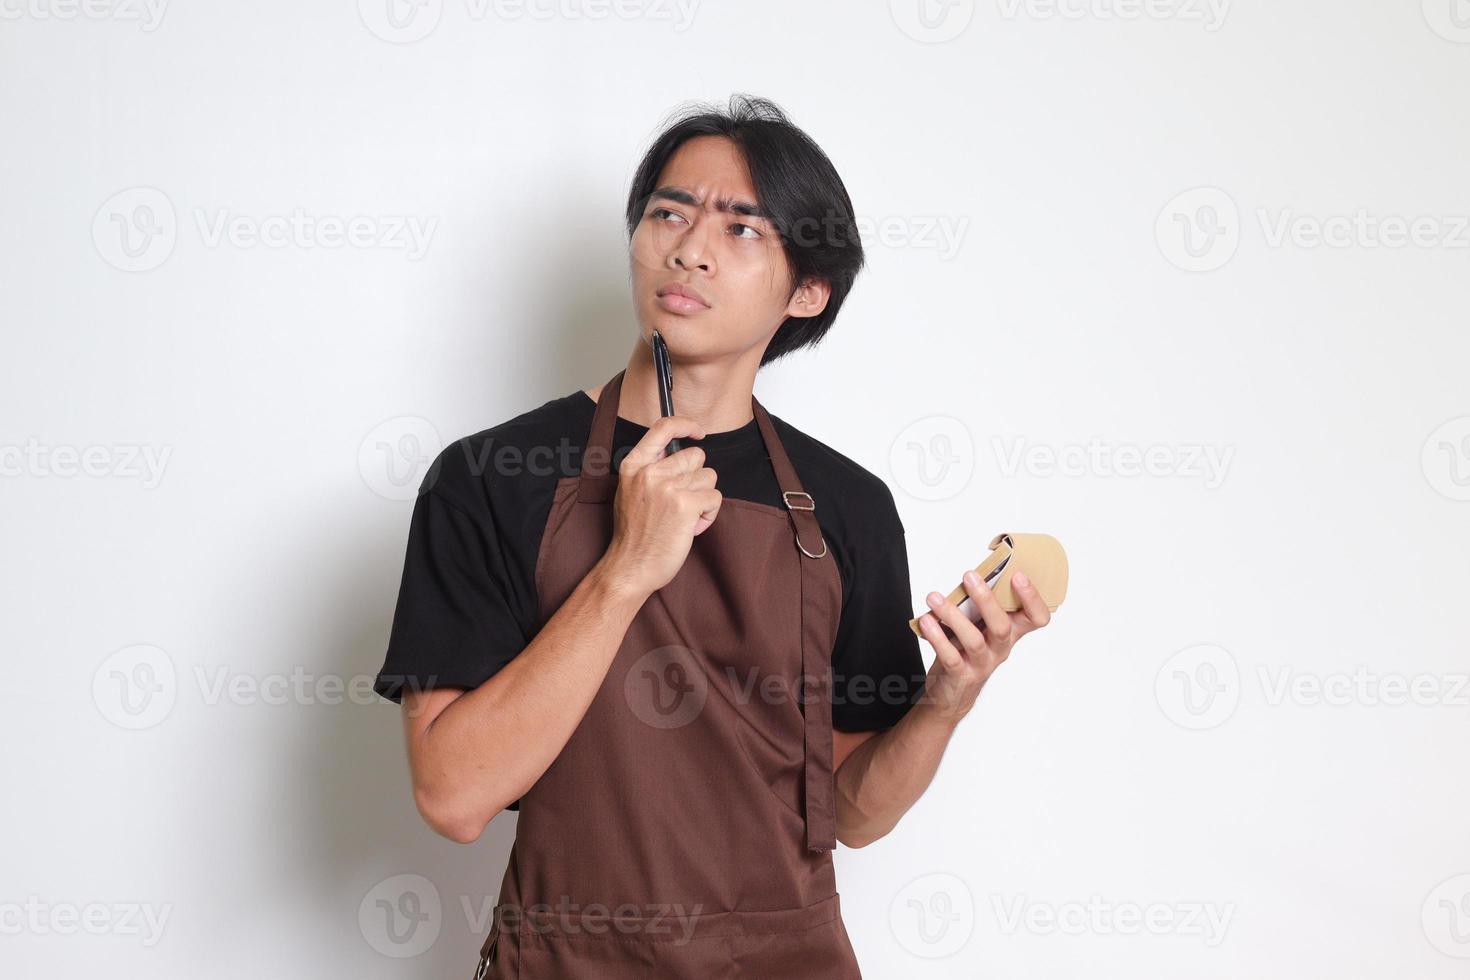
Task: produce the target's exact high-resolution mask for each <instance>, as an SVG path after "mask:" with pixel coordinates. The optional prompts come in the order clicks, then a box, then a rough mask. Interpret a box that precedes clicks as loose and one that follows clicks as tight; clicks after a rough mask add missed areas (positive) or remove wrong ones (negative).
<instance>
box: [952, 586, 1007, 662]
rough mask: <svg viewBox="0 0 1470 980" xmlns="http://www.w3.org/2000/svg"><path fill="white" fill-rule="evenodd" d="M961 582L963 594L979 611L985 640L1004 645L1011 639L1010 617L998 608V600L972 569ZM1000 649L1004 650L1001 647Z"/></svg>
mask: <svg viewBox="0 0 1470 980" xmlns="http://www.w3.org/2000/svg"><path fill="white" fill-rule="evenodd" d="M963 582H964V585H965V592H966V593H968V594H969V596H970V600H971V601H972V602H974V603H975V606H976V607H977V608H978V609H979V610H980V618H981V619H982V620H984V622H985V639H986V640H987V641H988V642H989V643H991V644H1004V643H1006V642H1007V641H1008V640H1009V639H1010V637H1011V617H1009V616H1007V615H1006V611H1005V610H1004V609H1002V608H1001V607H1000V600H999V599H997V598H996V597H995V593H994V592H992V591H991V589H990V586H988V585H986V584H985V581H984V580H983V579H981V578H980V574H979V573H978V572H976V571H975V570H974V569H973V568H972V569H970V570H969V571H967V572H965V575H964V578H963ZM1001 648H1002V649H1004V647H1003V646H1002V647H1001Z"/></svg>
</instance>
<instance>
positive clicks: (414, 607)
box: [375, 389, 924, 732]
mask: <svg viewBox="0 0 1470 980" xmlns="http://www.w3.org/2000/svg"><path fill="white" fill-rule="evenodd" d="M596 407H597V406H596V403H595V402H594V401H593V400H592V398H591V397H590V396H589V395H588V394H587V393H586V392H585V391H582V390H581V389H578V390H577V391H575V392H573V393H572V394H570V395H566V396H563V397H561V398H556V399H553V400H551V401H548V402H546V403H545V404H543V405H541V406H540V407H539V408H535V409H532V410H530V411H528V412H525V413H523V414H521V415H518V416H516V417H515V418H512V419H510V420H508V421H506V422H503V423H501V424H500V425H496V426H494V427H492V428H489V429H485V430H484V431H482V432H477V433H475V434H474V435H471V436H466V437H464V438H462V439H460V440H458V441H456V442H454V443H452V444H451V445H449V446H448V447H447V448H445V449H444V451H443V452H441V453H440V454H439V456H438V458H437V459H436V460H435V462H434V465H433V466H432V467H431V468H430V470H429V472H428V474H427V476H425V478H424V482H423V485H422V486H421V487H420V490H419V496H418V499H417V500H416V501H415V503H414V509H413V517H412V519H411V522H410V524H409V533H408V549H407V554H406V556H405V558H404V564H403V580H402V583H401V585H400V587H399V592H398V605H397V609H396V611H395V612H394V615H393V629H392V633H391V635H390V637H389V641H388V652H387V656H386V658H385V660H384V663H383V667H382V670H381V672H380V673H379V675H378V677H377V680H376V683H375V690H376V691H377V692H378V693H379V694H380V695H382V696H383V697H385V698H388V699H390V700H392V701H400V700H401V699H402V692H403V689H404V687H408V688H409V689H410V690H423V689H426V688H431V687H457V688H466V689H469V688H474V687H477V686H479V685H480V684H483V683H484V682H485V681H486V680H488V679H489V678H491V677H493V676H494V675H495V672H496V671H498V670H499V669H500V668H501V667H504V666H505V665H506V664H507V663H509V662H510V660H511V658H513V657H514V656H515V655H516V654H517V653H519V652H520V651H521V650H523V649H524V648H525V647H526V646H527V645H528V644H529V643H530V642H531V639H532V637H533V636H534V633H535V630H536V629H537V628H538V627H537V608H538V606H537V596H536V558H537V553H538V552H539V550H540V546H541V536H542V533H543V531H544V530H545V527H546V519H547V516H548V514H549V513H550V511H551V502H552V494H553V491H554V490H555V488H556V483H557V481H558V480H559V479H560V478H562V477H564V476H572V475H575V474H577V473H579V472H580V471H581V461H582V455H583V451H584V447H585V446H586V441H587V437H588V435H589V433H590V430H591V427H592V414H593V411H594V410H595V409H596ZM771 421H772V424H773V425H774V426H775V429H776V432H777V433H778V434H779V435H780V437H781V444H782V445H783V446H784V447H785V448H786V452H787V455H789V456H790V457H791V462H792V465H793V466H794V467H795V469H796V472H797V476H798V477H799V478H800V480H801V483H802V485H803V487H804V488H805V489H806V491H807V492H808V493H810V494H811V495H812V497H813V499H814V500H815V501H816V511H815V515H816V518H817V521H818V523H819V524H820V525H821V528H822V534H823V536H824V537H825V538H826V541H827V546H828V547H829V548H830V549H831V552H832V555H833V556H834V557H835V558H836V560H837V567H838V570H839V573H840V575H841V578H842V612H841V620H840V622H839V625H838V630H837V640H836V645H835V647H834V649H833V651H832V680H833V686H832V699H833V705H832V723H833V727H835V728H837V729H839V730H841V731H847V732H859V731H874V730H878V729H882V728H887V727H889V726H891V725H893V724H894V723H896V722H897V721H898V720H899V719H900V718H902V717H903V715H904V714H905V713H906V712H907V711H908V709H909V707H910V706H911V705H912V702H913V699H914V698H915V697H916V695H917V694H918V693H919V691H920V690H922V687H923V682H924V662H923V659H922V657H921V655H920V652H919V638H918V637H917V636H915V635H914V633H913V631H912V630H910V629H909V627H908V619H909V617H910V616H912V615H913V613H912V612H911V611H910V608H909V607H910V601H911V598H910V592H909V570H908V552H907V550H906V548H905V543H904V528H903V524H902V523H901V522H900V521H899V517H898V510H897V508H896V507H895V506H894V502H893V494H892V493H891V492H890V491H889V489H888V486H887V485H886V484H885V483H884V482H883V481H882V480H881V479H879V478H878V477H877V476H875V475H874V474H872V473H870V472H868V471H867V470H865V469H863V468H862V467H861V466H859V465H858V464H857V463H854V462H853V461H852V460H850V459H848V458H847V457H845V456H843V455H841V454H840V453H838V452H836V451H835V450H833V449H830V448H829V447H827V446H826V445H823V444H822V443H820V442H818V441H817V440H815V439H813V438H811V437H810V436H808V435H806V434H804V433H802V432H799V431H797V430H796V429H795V428H793V427H791V426H790V425H788V424H786V423H785V422H784V421H782V420H781V419H780V418H779V417H777V416H776V415H774V414H771ZM647 431H648V429H647V428H646V427H645V426H642V425H639V424H637V423H635V422H632V421H629V420H628V419H625V418H622V417H621V416H620V417H619V418H618V419H617V422H616V424H615V426H614V431H613V458H614V461H615V463H618V462H621V461H622V458H623V455H624V453H626V451H627V449H628V448H630V447H632V446H633V445H634V444H635V443H636V442H637V441H638V440H639V439H640V438H642V437H643V435H644V434H645V433H646V432H647ZM686 444H694V445H698V446H700V447H701V448H703V449H704V451H705V465H706V466H708V467H710V468H711V469H713V470H714V471H715V473H716V475H717V483H716V487H717V489H718V490H719V491H720V492H721V493H722V494H723V495H724V496H726V497H730V498H735V499H741V500H750V501H756V502H759V503H766V504H770V505H772V506H775V507H781V506H783V505H782V501H781V491H780V487H779V486H778V484H777V482H776V474H775V471H774V469H773V468H772V466H771V461H770V457H769V455H768V454H767V453H766V451H765V443H764V441H763V440H762V439H761V435H760V429H759V428H758V425H757V423H756V421H755V419H751V420H750V421H749V422H748V423H746V424H745V425H744V426H742V427H741V428H738V429H731V430H727V431H725V432H712V433H707V434H706V436H705V438H703V439H700V440H686ZM715 520H716V521H718V520H719V518H718V517H716V518H715Z"/></svg>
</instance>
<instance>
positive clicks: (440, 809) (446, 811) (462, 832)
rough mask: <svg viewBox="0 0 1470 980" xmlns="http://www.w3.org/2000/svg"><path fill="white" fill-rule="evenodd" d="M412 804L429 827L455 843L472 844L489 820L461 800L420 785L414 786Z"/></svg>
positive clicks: (478, 837)
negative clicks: (428, 789) (473, 811)
mask: <svg viewBox="0 0 1470 980" xmlns="http://www.w3.org/2000/svg"><path fill="white" fill-rule="evenodd" d="M413 796H414V804H415V805H416V806H417V807H418V811H419V816H421V817H423V819H424V823H426V824H428V825H429V829H430V830H432V831H434V833H436V834H438V835H439V836H440V837H444V838H447V839H449V840H452V841H454V842H455V843H456V844H473V843H474V842H475V841H477V840H479V839H480V834H481V833H483V832H484V830H485V826H486V825H487V824H488V823H489V822H490V821H489V820H486V819H481V818H480V817H479V816H478V815H477V814H475V813H472V812H470V811H469V809H468V808H467V807H466V806H465V804H464V801H463V800H457V799H454V798H452V797H451V798H447V799H446V798H445V797H444V795H443V794H436V793H431V792H429V791H427V790H424V789H422V788H420V787H415V788H414V794H413Z"/></svg>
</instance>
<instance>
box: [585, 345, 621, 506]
mask: <svg viewBox="0 0 1470 980" xmlns="http://www.w3.org/2000/svg"><path fill="white" fill-rule="evenodd" d="M627 373H628V371H627V368H624V369H623V370H621V371H619V372H618V373H617V374H615V375H613V376H612V379H611V380H610V381H608V383H607V384H605V385H603V386H602V393H601V394H600V395H598V396H597V411H595V412H593V413H592V429H591V431H590V432H589V433H588V435H587V448H586V450H585V451H584V452H583V454H582V475H581V477H580V478H579V479H578V480H577V499H578V500H581V501H584V502H586V503H592V504H600V503H609V502H611V501H612V499H613V472H612V443H613V427H614V426H615V425H616V424H617V421H618V396H619V395H620V394H621V392H622V388H623V375H624V374H627Z"/></svg>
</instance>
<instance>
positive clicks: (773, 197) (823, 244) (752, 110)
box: [626, 94, 863, 367]
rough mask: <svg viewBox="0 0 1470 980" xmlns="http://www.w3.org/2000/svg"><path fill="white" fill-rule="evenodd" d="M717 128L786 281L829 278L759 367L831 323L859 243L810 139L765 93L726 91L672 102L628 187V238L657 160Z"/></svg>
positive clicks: (660, 164)
mask: <svg viewBox="0 0 1470 980" xmlns="http://www.w3.org/2000/svg"><path fill="white" fill-rule="evenodd" d="M697 136H723V137H725V138H727V139H729V140H731V141H732V142H733V143H734V144H735V145H736V146H737V147H739V149H740V151H741V153H742V154H743V155H744V157H745V163H746V166H747V168H748V169H749V171H750V179H751V183H752V184H753V185H754V186H755V193H756V203H757V204H759V205H760V207H761V209H762V210H763V211H764V212H765V213H766V214H767V215H768V216H769V220H770V221H771V222H772V223H773V224H774V225H775V227H776V229H777V231H778V233H779V234H780V236H781V247H782V249H783V251H785V253H786V260H787V262H788V264H789V265H790V266H791V282H790V288H791V293H792V295H795V293H796V289H797V287H798V286H799V285H800V284H801V283H802V282H804V281H805V280H807V279H808V278H816V279H823V280H826V281H827V282H828V283H829V284H830V285H831V290H832V292H831V295H830V296H829V297H828V299H827V305H826V307H825V308H824V309H823V310H822V312H821V313H819V314H817V315H816V316H807V317H798V316H790V317H787V318H786V319H785V320H784V321H782V323H781V326H780V327H779V328H777V330H776V333H775V336H773V337H772V338H771V342H770V343H769V344H767V345H766V350H765V353H764V354H762V355H761V366H762V367H764V366H765V365H766V364H769V363H770V362H771V361H774V360H776V358H778V357H784V356H785V355H787V354H790V353H791V352H792V351H795V350H800V349H801V348H803V347H807V346H811V345H815V344H816V343H817V342H818V341H820V340H821V339H822V337H823V336H824V335H825V334H826V333H827V331H828V330H829V329H831V327H832V323H833V321H835V320H836V319H837V311H838V310H840V309H841V308H842V303H843V301H844V300H846V299H847V294H848V292H850V291H851V290H852V284H853V281H854V280H855V279H857V274H858V270H860V269H861V268H862V267H863V243H862V239H861V237H860V236H859V234H858V228H857V219H856V217H855V216H854V214H853V210H852V201H851V199H849V198H848V196H847V188H846V187H845V186H843V183H842V178H841V177H839V176H838V175H837V168H835V167H834V166H832V161H831V160H829V159H828V158H827V154H825V153H823V152H822V148H821V147H819V146H818V145H817V144H816V142H815V141H813V140H812V138H811V137H810V136H808V135H807V134H806V133H805V132H803V131H802V130H801V129H799V128H798V127H797V126H795V125H794V124H793V123H792V122H791V120H790V119H788V118H787V116H786V113H785V112H783V111H782V110H781V108H780V107H779V106H777V105H776V104H775V103H774V102H771V101H770V100H769V99H762V98H757V97H755V96H749V95H741V94H737V95H732V96H731V97H730V104H729V107H728V108H722V107H720V106H717V105H715V104H712V103H704V104H702V103H693V104H690V105H688V106H686V107H684V108H682V109H679V110H675V112H674V113H673V114H672V115H671V117H670V118H669V119H668V120H667V121H666V122H665V124H664V129H663V131H662V132H660V133H659V134H658V136H657V137H656V138H655V139H654V141H653V144H652V145H651V146H650V147H649V148H648V152H646V153H645V154H644V155H643V159H642V160H641V161H640V162H639V164H638V169H637V171H636V172H635V173H634V175H633V183H632V186H631V187H630V188H629V189H628V206H627V212H626V218H627V223H628V238H629V241H630V242H631V240H632V238H633V233H634V231H635V230H636V229H637V228H638V222H639V221H641V220H642V219H643V209H644V206H645V205H646V204H647V203H648V199H649V196H650V195H651V194H652V193H653V192H654V191H655V190H657V189H658V188H657V186H656V183H655V182H656V181H657V180H658V175H659V173H660V172H661V171H662V170H663V168H664V165H665V164H666V163H667V162H668V161H669V159H670V158H671V157H672V156H673V155H674V151H675V150H677V149H678V148H679V147H680V146H681V145H682V144H683V143H684V142H685V141H686V140H690V139H693V138H695V137H697Z"/></svg>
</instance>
